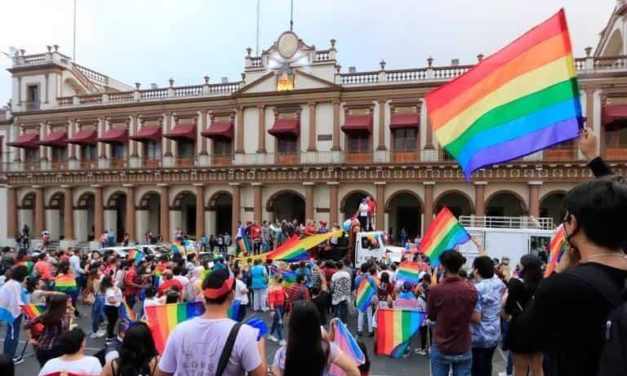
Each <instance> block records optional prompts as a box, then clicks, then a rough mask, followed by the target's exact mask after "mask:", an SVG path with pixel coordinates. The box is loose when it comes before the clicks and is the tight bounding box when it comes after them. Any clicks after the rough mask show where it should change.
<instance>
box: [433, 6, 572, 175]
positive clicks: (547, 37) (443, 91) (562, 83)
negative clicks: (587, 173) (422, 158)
mask: <svg viewBox="0 0 627 376" xmlns="http://www.w3.org/2000/svg"><path fill="white" fill-rule="evenodd" d="M425 99H426V103H427V108H428V111H429V119H430V122H431V126H432V128H433V131H434V133H435V136H436V138H437V139H438V141H439V142H440V144H441V145H442V147H443V148H444V150H446V151H447V152H448V153H449V154H451V155H452V156H453V157H455V159H456V160H457V162H458V163H459V165H460V166H461V168H462V170H463V171H464V175H465V176H466V179H467V180H469V179H470V176H471V175H472V173H473V172H474V171H476V170H478V169H480V168H482V167H486V166H490V165H493V164H496V163H502V162H506V161H509V160H512V159H516V158H520V157H522V156H525V155H528V154H531V153H534V152H536V151H539V150H542V149H546V148H548V147H550V146H553V145H555V144H559V143H561V142H564V141H567V140H571V139H573V138H576V137H577V135H578V133H579V129H580V128H581V127H582V115H581V104H580V102H579V89H578V85H577V77H576V72H575V64H574V59H573V56H572V48H571V44H570V36H569V34H568V26H567V24H566V16H565V14H564V10H563V9H561V10H560V11H559V12H558V13H557V14H555V15H554V16H553V17H551V18H549V19H548V20H546V21H545V22H543V23H541V24H540V25H538V26H536V27H534V28H533V29H531V30H530V31H528V32H527V33H526V34H524V35H523V36H521V37H520V38H518V39H517V40H515V41H514V42H512V43H511V44H510V45H508V46H506V47H504V48H503V49H501V50H500V51H498V52H496V53H495V54H494V55H492V56H490V57H488V58H485V59H483V60H482V61H481V62H480V63H479V64H477V65H476V66H475V67H473V68H472V69H470V70H469V71H468V72H466V73H465V74H463V75H462V76H459V77H457V78H456V79H454V80H453V81H451V82H449V83H448V84H446V85H442V86H440V87H439V88H437V89H435V90H433V91H432V92H430V93H429V94H427V96H426V98H425Z"/></svg>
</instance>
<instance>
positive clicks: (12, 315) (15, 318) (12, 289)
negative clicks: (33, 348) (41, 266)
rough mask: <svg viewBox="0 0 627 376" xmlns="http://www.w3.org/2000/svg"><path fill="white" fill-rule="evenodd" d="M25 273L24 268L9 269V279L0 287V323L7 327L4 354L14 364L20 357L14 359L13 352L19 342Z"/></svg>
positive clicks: (19, 360)
mask: <svg viewBox="0 0 627 376" xmlns="http://www.w3.org/2000/svg"><path fill="white" fill-rule="evenodd" d="M27 273H28V271H27V269H26V267H25V266H22V265H19V266H14V267H13V268H12V269H11V277H10V279H9V280H8V281H7V282H5V283H4V285H2V287H0V321H4V322H6V323H7V325H8V327H9V328H8V329H7V331H6V334H5V337H4V354H8V355H10V356H11V358H13V360H14V361H15V362H16V363H17V362H21V357H19V359H16V358H15V351H16V350H17V344H18V342H19V340H20V324H21V323H22V312H21V310H20V306H22V305H24V301H22V283H23V282H24V280H25V279H26V275H27Z"/></svg>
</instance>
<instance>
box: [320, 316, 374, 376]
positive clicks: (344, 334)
mask: <svg viewBox="0 0 627 376" xmlns="http://www.w3.org/2000/svg"><path fill="white" fill-rule="evenodd" d="M331 323H332V330H333V343H335V344H336V345H337V347H339V348H340V349H341V350H342V353H344V355H346V356H347V357H348V358H350V359H352V360H353V362H355V364H358V365H359V364H364V363H365V362H366V356H365V355H364V353H363V351H361V348H360V347H359V345H358V344H357V341H356V340H355V337H353V335H352V334H351V332H350V331H349V330H348V328H347V327H346V324H344V323H343V322H342V320H340V319H333V321H332V322H331ZM330 371H331V372H329V375H343V374H344V372H342V370H341V369H340V368H339V367H338V366H336V365H334V364H333V365H331V369H330Z"/></svg>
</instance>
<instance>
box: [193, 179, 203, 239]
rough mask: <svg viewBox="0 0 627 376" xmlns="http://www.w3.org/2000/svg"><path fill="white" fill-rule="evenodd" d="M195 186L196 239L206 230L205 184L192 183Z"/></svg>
mask: <svg viewBox="0 0 627 376" xmlns="http://www.w3.org/2000/svg"><path fill="white" fill-rule="evenodd" d="M194 185H195V186H196V239H200V237H201V236H203V235H204V234H205V232H206V230H205V186H204V185H203V184H194Z"/></svg>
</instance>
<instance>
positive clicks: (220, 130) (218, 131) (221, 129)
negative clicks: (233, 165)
mask: <svg viewBox="0 0 627 376" xmlns="http://www.w3.org/2000/svg"><path fill="white" fill-rule="evenodd" d="M201 134H202V135H203V136H204V137H209V138H228V139H229V140H230V139H233V123H231V122H230V121H229V122H221V123H220V122H217V123H213V124H211V125H210V126H209V128H208V129H206V130H204V131H202V133H201Z"/></svg>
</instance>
